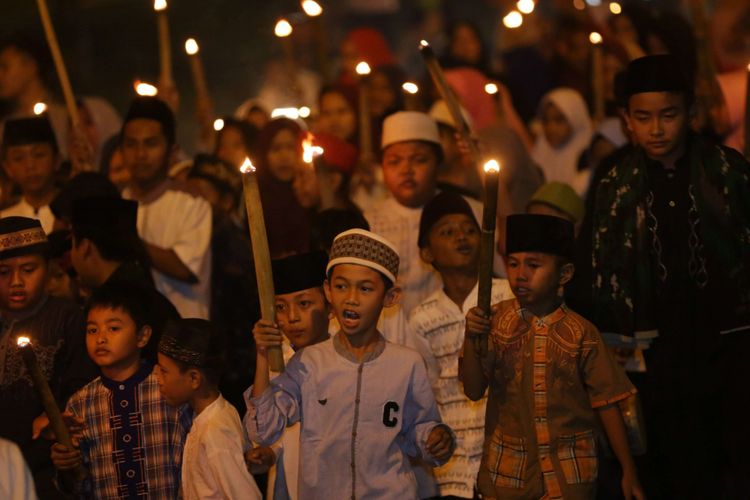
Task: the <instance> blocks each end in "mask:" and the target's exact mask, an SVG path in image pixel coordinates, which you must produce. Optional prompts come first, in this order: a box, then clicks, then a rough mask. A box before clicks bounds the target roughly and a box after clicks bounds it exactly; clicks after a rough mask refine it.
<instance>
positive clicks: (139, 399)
mask: <svg viewBox="0 0 750 500" xmlns="http://www.w3.org/2000/svg"><path fill="white" fill-rule="evenodd" d="M151 324H152V322H151V319H150V318H149V317H148V315H147V310H146V309H145V308H144V305H143V303H142V292H141V288H140V287H134V286H131V285H127V284H124V283H118V284H117V285H116V286H112V285H110V286H105V287H102V288H100V289H98V290H97V291H96V293H94V295H92V297H91V299H90V300H89V303H88V312H87V322H86V347H87V349H88V353H89V356H90V357H91V359H93V361H94V363H96V365H97V366H99V369H100V371H101V376H100V377H98V378H96V379H95V380H94V381H92V382H91V383H89V384H88V385H86V386H85V387H83V388H82V389H81V390H79V391H78V392H76V393H75V394H73V396H72V397H71V398H70V400H69V401H68V405H67V408H66V413H67V414H68V416H69V418H70V420H71V421H72V422H71V431H72V432H73V435H74V436H75V438H76V439H75V440H74V445H75V446H76V448H77V449H75V450H68V449H67V447H66V446H64V445H62V444H60V443H55V444H54V445H52V452H51V455H52V461H53V462H54V464H55V466H56V467H57V469H58V470H59V471H61V472H65V471H67V470H70V469H72V468H74V467H75V466H76V465H77V464H79V463H83V465H84V466H85V467H86V468H87V469H88V471H89V476H88V477H87V478H86V479H85V480H84V482H83V483H82V484H73V481H72V478H71V477H69V476H68V475H67V474H61V475H60V478H59V479H60V480H59V481H58V484H59V485H60V488H61V489H62V490H67V491H68V492H71V491H72V492H75V493H76V494H79V495H81V496H85V497H93V498H111V499H115V498H123V497H127V498H133V497H144V498H177V496H178V492H179V488H180V464H181V457H182V449H183V443H184V441H185V434H186V432H187V430H188V429H189V428H190V424H191V416H190V412H189V411H186V408H185V407H182V408H171V407H170V406H169V405H167V402H166V401H165V400H164V398H163V397H162V396H161V394H160V392H159V384H158V381H157V378H156V375H155V374H154V373H153V371H154V370H153V364H151V363H149V362H147V361H145V360H143V359H142V355H141V353H142V351H143V349H144V348H146V346H147V345H148V344H149V341H150V339H151V333H152V328H151Z"/></svg>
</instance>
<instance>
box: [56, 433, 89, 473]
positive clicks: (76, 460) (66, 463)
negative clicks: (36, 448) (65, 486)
mask: <svg viewBox="0 0 750 500" xmlns="http://www.w3.org/2000/svg"><path fill="white" fill-rule="evenodd" d="M73 447H74V449H73V450H70V449H68V447H67V446H65V445H64V444H62V443H55V444H53V445H52V448H51V449H50V458H52V463H53V464H54V466H55V468H56V469H58V470H62V471H66V470H73V469H75V468H76V467H78V466H79V465H80V464H81V460H82V458H81V452H80V451H79V450H78V440H77V439H73Z"/></svg>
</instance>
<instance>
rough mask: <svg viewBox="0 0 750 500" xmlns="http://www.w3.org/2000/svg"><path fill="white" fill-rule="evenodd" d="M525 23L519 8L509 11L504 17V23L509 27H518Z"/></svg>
mask: <svg viewBox="0 0 750 500" xmlns="http://www.w3.org/2000/svg"><path fill="white" fill-rule="evenodd" d="M522 24H523V16H522V15H521V13H520V12H518V11H517V10H512V11H510V12H508V13H507V14H506V15H505V17H504V18H503V25H504V26H505V27H506V28H508V29H516V28H518V27H520V26H521V25H522Z"/></svg>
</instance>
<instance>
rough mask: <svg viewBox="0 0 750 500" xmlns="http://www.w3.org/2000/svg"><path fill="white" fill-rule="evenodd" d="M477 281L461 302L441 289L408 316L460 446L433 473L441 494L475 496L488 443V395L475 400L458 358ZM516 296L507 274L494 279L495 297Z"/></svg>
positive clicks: (443, 413)
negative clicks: (469, 395) (505, 277)
mask: <svg viewBox="0 0 750 500" xmlns="http://www.w3.org/2000/svg"><path fill="white" fill-rule="evenodd" d="M478 288H479V287H478V285H474V288H473V289H472V291H471V293H469V295H468V296H467V297H466V299H465V300H464V303H463V304H462V305H461V307H460V308H459V306H458V304H456V303H455V302H453V301H452V300H451V299H450V298H448V296H447V295H446V294H445V292H444V291H443V289H442V288H441V289H439V290H437V291H436V292H435V293H433V294H432V295H430V296H429V297H428V298H427V299H426V300H425V301H424V302H422V303H421V304H420V305H419V306H417V307H416V308H415V309H414V310H413V311H412V313H411V315H410V316H409V328H410V330H411V331H412V332H413V338H414V343H415V344H416V347H417V350H418V351H419V352H420V354H422V357H423V358H424V360H425V364H426V365H427V373H428V375H429V378H430V384H431V385H432V390H433V392H434V393H435V400H436V401H437V405H438V409H439V410H440V416H441V417H442V419H443V422H445V423H446V424H447V425H448V426H450V428H451V429H453V432H455V433H456V451H455V453H454V454H453V456H452V457H451V459H450V460H449V461H448V463H446V464H445V465H442V466H440V467H435V469H434V473H435V478H436V479H437V482H438V486H439V487H440V495H442V496H456V497H462V498H474V486H475V484H476V477H477V473H478V472H479V463H480V462H481V460H482V445H483V443H484V413H485V408H486V404H487V398H486V397H483V398H482V399H480V400H479V401H472V400H470V399H469V398H467V397H466V395H465V394H464V387H463V384H462V383H461V381H460V380H459V378H458V361H459V356H460V355H461V351H462V349H463V344H464V330H465V327H466V313H467V312H468V311H469V309H471V308H472V307H474V306H476V305H477V294H478ZM512 297H513V292H511V290H510V286H509V285H508V280H501V279H493V280H492V303H493V304H497V303H498V302H501V301H503V300H507V299H509V298H512Z"/></svg>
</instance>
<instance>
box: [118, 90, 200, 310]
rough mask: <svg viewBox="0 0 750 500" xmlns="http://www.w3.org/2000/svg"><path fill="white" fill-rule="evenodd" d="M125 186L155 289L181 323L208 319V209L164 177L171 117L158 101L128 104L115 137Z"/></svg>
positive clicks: (170, 155)
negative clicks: (135, 211)
mask: <svg viewBox="0 0 750 500" xmlns="http://www.w3.org/2000/svg"><path fill="white" fill-rule="evenodd" d="M121 142H122V146H121V149H122V159H123V162H124V163H125V165H126V167H127V168H128V170H129V171H130V175H131V181H130V184H129V185H128V187H127V188H126V189H125V190H124V191H123V193H122V196H123V198H127V199H132V200H135V201H137V202H138V233H139V234H140V236H141V238H142V239H143V242H144V244H145V246H146V251H147V252H148V256H149V258H150V259H151V265H152V267H153V271H152V273H153V275H154V282H155V284H156V288H157V289H158V290H159V291H160V292H161V293H163V294H164V295H165V296H166V297H167V298H168V299H169V300H170V302H172V303H173V304H174V305H175V307H176V308H177V311H178V312H179V313H180V315H181V316H182V317H185V318H208V316H209V307H210V302H211V245H210V244H211V206H210V205H209V204H208V203H207V202H206V201H205V200H203V199H201V198H199V197H197V196H193V195H191V194H188V193H187V192H185V191H184V190H182V189H181V188H180V187H179V186H178V185H177V184H176V183H175V181H173V180H171V179H169V178H168V176H167V174H168V172H169V166H170V164H171V163H172V160H173V159H174V157H175V155H176V152H177V146H176V144H175V118H174V114H173V113H172V111H171V110H170V109H169V107H168V106H167V105H166V103H165V102H164V101H161V100H159V99H157V98H156V97H140V98H138V99H136V100H134V101H133V103H132V104H131V106H130V109H129V110H128V114H127V116H126V117H125V121H124V123H123V126H122V133H121Z"/></svg>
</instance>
